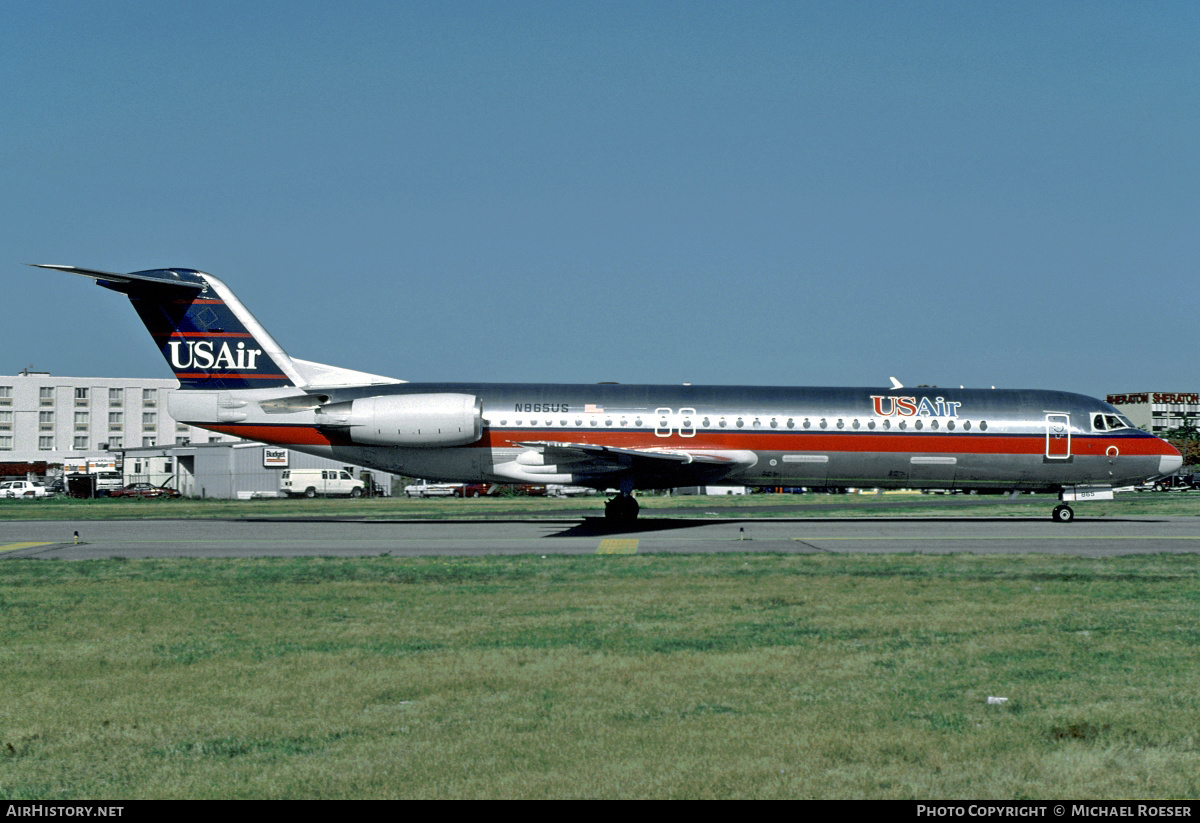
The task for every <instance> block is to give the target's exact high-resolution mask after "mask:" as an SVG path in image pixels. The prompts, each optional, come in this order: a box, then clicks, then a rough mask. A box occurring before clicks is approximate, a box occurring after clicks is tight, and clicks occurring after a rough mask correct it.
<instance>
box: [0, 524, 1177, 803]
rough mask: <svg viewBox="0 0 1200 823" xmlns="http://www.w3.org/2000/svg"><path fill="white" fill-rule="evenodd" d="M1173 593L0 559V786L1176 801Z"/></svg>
mask: <svg viewBox="0 0 1200 823" xmlns="http://www.w3.org/2000/svg"><path fill="white" fill-rule="evenodd" d="M459 502H469V501H459ZM135 505H136V504H135ZM151 505H152V506H153V505H154V504H151ZM1198 607H1200V559H1198V558H1197V557H1196V556H1194V555H1181V556H1168V555H1161V556H1151V557H1145V556H1142V557H1123V558H1110V559H1102V560H1100V559H1096V560H1091V559H1082V558H1075V557H1063V556H1023V557H1005V556H914V555H903V556H884V557H880V556H855V555H842V556H828V555H803V556H782V555H780V556H775V555H765V556H764V555H754V556H751V555H732V554H730V555H709V556H668V555H660V556H617V557H613V556H609V557H598V556H586V557H556V556H551V557H547V558H544V559H543V558H540V557H536V556H525V557H497V558H461V559H442V558H423V559H415V560H414V559H407V560H405V559H398V558H390V557H378V558H358V559H337V560H334V559H320V558H308V559H291V560H284V559H261V560H251V559H243V560H145V561H119V560H107V561H77V562H65V561H48V560H15V559H8V560H0V615H3V617H2V620H0V638H2V643H0V689H2V690H3V694H4V696H5V697H4V700H3V701H2V702H0V798H8V799H21V798H28V799H69V798H94V799H103V798H118V799H121V798H124V799H130V798H278V797H288V798H300V797H303V798H308V797H312V798H344V797H384V798H389V797H402V798H407V797H434V798H463V797H495V798H499V797H512V798H531V797H537V798H540V797H614V798H615V797H662V798H674V797H686V798H708V797H712V798H760V797H761V798H766V797H820V798H855V797H866V798H1133V797H1138V798H1141V797H1193V798H1194V797H1196V796H1198V795H1200V692H1198V690H1197V689H1196V685H1195V684H1196V678H1197V672H1198V671H1200V652H1198V651H1197V649H1198V648H1200V623H1198V621H1197V617H1198V615H1200V608H1198ZM989 696H1000V697H1006V698H1008V700H1007V701H1006V702H1004V703H1003V704H1000V705H989V704H988V697H989Z"/></svg>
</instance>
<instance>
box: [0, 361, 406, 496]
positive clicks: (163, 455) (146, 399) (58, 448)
mask: <svg viewBox="0 0 1200 823" xmlns="http://www.w3.org/2000/svg"><path fill="white" fill-rule="evenodd" d="M178 386H179V384H178V383H177V382H176V381H175V380H173V379H153V378H128V377H54V376H52V375H50V374H47V373H45V372H31V371H23V372H21V373H20V374H17V375H12V376H0V474H9V473H11V472H5V471H3V468H4V464H9V465H10V466H13V467H17V468H18V469H19V471H20V472H21V473H24V472H25V471H26V468H24V466H25V465H27V464H41V463H45V464H46V466H47V473H48V474H55V475H57V474H60V473H75V472H78V473H81V474H86V473H94V472H99V471H116V472H120V473H121V475H122V476H123V478H124V482H126V483H133V482H147V483H152V484H154V485H156V486H161V485H164V484H166V485H168V486H170V487H171V488H174V489H178V490H179V491H180V492H181V493H182V494H184V495H185V496H194V497H219V498H230V499H236V498H247V497H254V496H272V495H273V494H275V493H276V492H277V491H278V490H279V475H280V474H281V473H282V472H283V471H284V470H286V469H289V468H294V469H295V468H305V469H331V470H332V469H344V470H346V471H349V472H350V473H351V474H352V475H353V476H354V477H355V478H359V477H360V476H361V475H362V474H363V473H364V470H363V469H362V468H361V467H358V466H348V465H345V464H342V463H336V462H334V461H332V460H328V459H325V458H322V457H314V456H312V455H307V454H302V453H300V452H296V451H291V450H289V449H280V448H276V447H273V446H265V445H263V444H262V443H255V442H251V441H247V440H242V439H241V438H238V437H232V436H230V435H225V434H219V433H217V432H211V431H208V430H206V429H200V428H196V427H195V426H188V425H186V424H183V423H179V422H177V421H176V420H175V419H174V418H172V417H171V415H170V413H169V412H168V410H167V398H168V397H169V396H170V394H171V392H173V391H175V390H176V389H177V388H178ZM371 479H372V481H373V482H374V483H376V484H380V485H382V486H383V488H384V489H385V490H390V486H391V480H392V476H391V475H387V474H383V473H380V472H372V473H371Z"/></svg>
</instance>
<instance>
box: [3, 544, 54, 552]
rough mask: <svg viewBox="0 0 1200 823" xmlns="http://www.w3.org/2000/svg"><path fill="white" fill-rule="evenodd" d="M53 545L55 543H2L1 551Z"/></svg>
mask: <svg viewBox="0 0 1200 823" xmlns="http://www.w3.org/2000/svg"><path fill="white" fill-rule="evenodd" d="M53 545H54V544H53V543H0V552H15V551H16V550H17V549H32V548H33V547H34V546H53Z"/></svg>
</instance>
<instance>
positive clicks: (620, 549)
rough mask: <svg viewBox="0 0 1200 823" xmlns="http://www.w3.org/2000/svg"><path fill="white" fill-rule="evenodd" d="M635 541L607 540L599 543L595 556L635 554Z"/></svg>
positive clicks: (636, 543)
mask: <svg viewBox="0 0 1200 823" xmlns="http://www.w3.org/2000/svg"><path fill="white" fill-rule="evenodd" d="M637 547H638V542H637V540H618V539H616V538H609V539H608V540H601V541H600V548H598V549H596V554H637Z"/></svg>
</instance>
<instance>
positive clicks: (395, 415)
mask: <svg viewBox="0 0 1200 823" xmlns="http://www.w3.org/2000/svg"><path fill="white" fill-rule="evenodd" d="M349 412H350V414H349V415H348V417H347V418H346V423H345V425H348V428H349V433H350V439H351V440H352V441H354V442H355V443H362V444H364V445H372V446H416V447H435V446H465V445H467V444H468V443H474V442H475V441H476V440H478V439H479V438H480V437H481V436H482V435H483V401H482V400H480V399H479V398H478V397H475V396H474V395H470V394H401V395H383V396H380V397H364V398H361V399H359V400H354V401H353V402H352V403H351V404H350V409H349Z"/></svg>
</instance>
